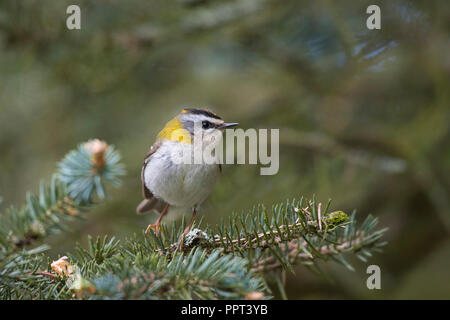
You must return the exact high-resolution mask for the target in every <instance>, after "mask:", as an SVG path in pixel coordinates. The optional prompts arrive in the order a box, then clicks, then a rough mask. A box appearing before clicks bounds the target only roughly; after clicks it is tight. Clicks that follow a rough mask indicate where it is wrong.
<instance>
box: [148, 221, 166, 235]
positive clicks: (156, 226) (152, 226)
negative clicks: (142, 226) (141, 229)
mask: <svg viewBox="0 0 450 320" xmlns="http://www.w3.org/2000/svg"><path fill="white" fill-rule="evenodd" d="M150 229H153V232H154V233H155V235H156V236H158V235H159V232H160V231H161V229H162V228H161V225H160V224H159V223H157V224H149V225H148V227H147V229H146V230H145V234H148V232H149V231H150Z"/></svg>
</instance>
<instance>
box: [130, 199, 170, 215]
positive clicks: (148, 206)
mask: <svg viewBox="0 0 450 320" xmlns="http://www.w3.org/2000/svg"><path fill="white" fill-rule="evenodd" d="M166 205H167V203H165V202H164V201H163V200H160V199H157V198H155V197H154V196H152V197H151V198H147V199H144V200H142V201H141V203H140V204H139V205H138V206H137V208H136V213H137V214H143V213H144V212H147V211H150V210H153V211H154V212H156V213H158V214H161V212H162V211H163V209H164V207H165V206H166Z"/></svg>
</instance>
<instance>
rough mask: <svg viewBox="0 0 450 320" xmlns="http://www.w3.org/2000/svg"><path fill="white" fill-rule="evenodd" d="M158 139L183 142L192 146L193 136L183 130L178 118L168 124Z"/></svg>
mask: <svg viewBox="0 0 450 320" xmlns="http://www.w3.org/2000/svg"><path fill="white" fill-rule="evenodd" d="M158 139H167V140H170V141H176V142H183V143H188V144H191V143H192V142H191V134H190V133H189V131H187V130H186V129H184V128H183V126H182V125H181V123H180V121H179V120H178V117H175V118H173V119H172V120H170V121H169V122H167V124H166V126H165V127H164V128H163V129H162V130H161V132H160V133H159V134H158Z"/></svg>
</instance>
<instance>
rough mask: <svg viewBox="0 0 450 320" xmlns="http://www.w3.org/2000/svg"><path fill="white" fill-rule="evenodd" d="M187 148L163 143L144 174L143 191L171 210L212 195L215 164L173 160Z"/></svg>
mask: <svg viewBox="0 0 450 320" xmlns="http://www.w3.org/2000/svg"><path fill="white" fill-rule="evenodd" d="M191 148H192V145H190V144H185V143H179V142H172V141H164V142H163V144H162V145H161V146H160V147H159V149H158V150H157V151H156V152H155V153H154V154H153V155H152V156H151V158H150V161H149V163H148V164H147V166H146V168H145V171H144V180H145V185H146V187H147V188H148V189H149V190H150V191H151V192H152V193H153V195H155V196H156V197H157V198H160V199H162V200H164V201H165V202H167V203H169V204H170V205H172V206H180V207H194V206H196V205H200V204H201V203H202V202H203V201H205V200H206V198H207V197H208V196H209V194H210V193H211V192H212V190H213V187H214V184H215V182H216V179H217V176H218V174H219V168H218V165H217V164H212V165H207V164H184V163H183V162H182V161H181V160H182V159H180V158H177V155H178V156H181V154H183V152H191Z"/></svg>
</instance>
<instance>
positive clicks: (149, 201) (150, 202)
mask: <svg viewBox="0 0 450 320" xmlns="http://www.w3.org/2000/svg"><path fill="white" fill-rule="evenodd" d="M159 147H160V143H159V141H157V142H155V143H154V144H153V145H152V146H151V147H150V150H149V151H148V152H147V154H146V155H145V158H144V163H143V165H142V170H141V185H142V196H143V197H144V200H142V201H141V203H140V204H139V205H138V206H137V208H136V212H137V213H138V214H142V213H144V212H146V211H149V210H151V209H154V210H156V211H157V212H161V210H162V209H163V208H164V206H165V202H164V201H162V200H160V199H157V198H156V197H155V196H154V195H153V194H152V192H151V191H150V190H149V189H148V188H147V186H146V185H145V178H144V172H145V168H146V167H147V164H148V163H149V161H150V158H151V156H152V155H153V154H154V153H155V152H156V151H157V150H158V148H159Z"/></svg>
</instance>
